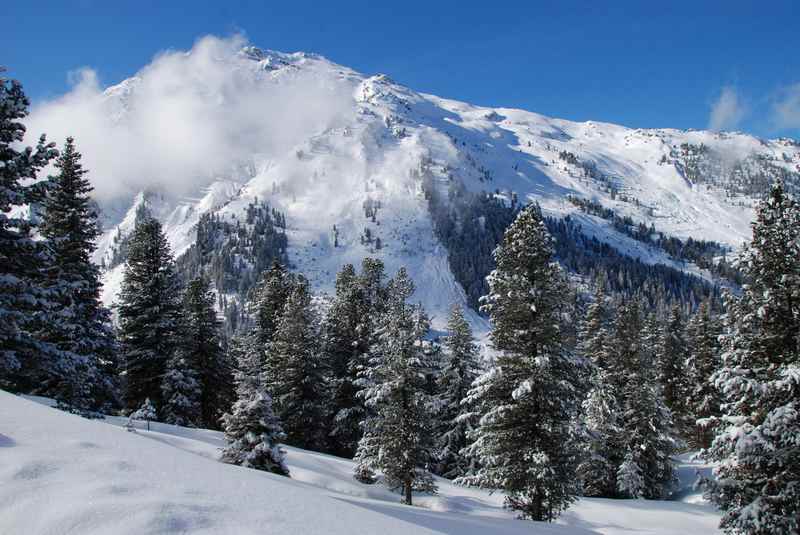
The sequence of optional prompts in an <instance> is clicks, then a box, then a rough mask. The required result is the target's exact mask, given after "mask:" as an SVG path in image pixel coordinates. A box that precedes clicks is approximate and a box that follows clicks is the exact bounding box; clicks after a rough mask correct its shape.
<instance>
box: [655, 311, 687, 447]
mask: <svg viewBox="0 0 800 535" xmlns="http://www.w3.org/2000/svg"><path fill="white" fill-rule="evenodd" d="M684 330H685V326H684V320H683V314H682V313H681V309H680V305H678V304H675V305H673V306H672V309H671V310H670V313H669V318H668V319H667V321H666V323H665V324H664V326H663V327H662V328H661V329H660V331H661V332H660V336H659V338H658V340H656V343H657V348H658V349H657V352H656V360H657V366H658V381H659V382H660V383H661V388H662V393H663V398H664V403H666V405H667V408H669V410H670V411H672V414H673V415H674V417H675V420H676V422H677V424H678V429H679V430H680V431H681V433H682V434H683V433H685V432H686V428H687V427H688V426H689V422H688V421H687V418H686V412H687V408H686V401H687V399H686V395H687V394H688V392H687V390H688V386H687V380H688V377H687V376H688V374H687V371H686V358H687V356H688V348H687V343H686V339H685V333H684Z"/></svg>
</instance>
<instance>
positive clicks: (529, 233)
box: [460, 205, 585, 521]
mask: <svg viewBox="0 0 800 535" xmlns="http://www.w3.org/2000/svg"><path fill="white" fill-rule="evenodd" d="M494 258H495V262H496V264H497V268H496V269H495V270H494V271H493V272H492V274H491V275H490V276H489V279H488V282H489V288H490V292H489V295H488V296H487V298H486V305H485V307H484V309H485V310H486V312H488V313H489V317H490V319H491V321H492V326H493V328H492V332H491V335H490V336H491V340H492V343H493V345H494V347H495V349H497V350H498V351H499V352H500V354H499V355H498V357H497V361H496V364H495V365H494V366H493V367H492V368H491V369H490V370H489V371H488V372H487V373H486V374H484V375H483V376H481V377H480V378H479V379H478V380H477V381H476V382H475V384H474V386H473V388H472V389H471V390H470V394H469V397H468V398H467V399H468V401H469V402H470V403H474V404H475V405H476V407H477V409H478V410H479V411H480V413H481V419H480V423H479V426H478V428H477V429H476V430H475V431H474V432H473V433H472V434H471V439H472V441H473V442H472V444H471V445H470V447H469V448H468V449H467V453H468V454H469V455H474V456H476V457H477V459H478V461H479V462H480V468H479V469H478V470H477V472H476V473H475V474H474V475H471V476H467V477H464V478H461V479H460V481H462V482H464V483H467V484H474V485H480V486H485V487H489V488H496V489H501V490H503V491H504V492H505V493H506V504H507V506H508V507H510V508H512V509H514V510H516V511H518V512H519V514H520V516H521V517H522V518H530V519H533V520H547V521H552V520H554V519H555V518H556V517H558V515H559V514H560V513H561V512H562V511H563V510H564V509H566V508H567V507H569V505H570V504H571V503H572V502H573V501H575V499H576V498H575V497H576V495H577V494H578V492H579V490H580V489H579V483H578V480H577V477H576V468H577V464H578V461H579V457H580V451H579V447H578V440H577V439H578V437H577V432H576V428H575V425H574V421H575V419H576V417H577V414H578V412H579V409H580V399H581V397H582V396H583V394H584V384H583V381H584V379H583V377H584V372H585V370H584V368H585V364H584V360H583V359H582V358H578V357H575V356H573V355H570V354H569V353H567V352H566V351H565V349H564V347H563V344H562V340H561V326H560V323H561V313H562V304H563V297H564V296H565V295H567V284H566V279H565V277H564V275H563V273H562V271H561V268H560V267H559V266H558V264H557V263H555V262H554V261H553V242H552V239H551V237H550V235H549V234H548V232H547V230H546V228H545V224H544V222H543V221H542V215H541V211H540V209H539V207H538V206H537V205H530V206H528V207H526V208H525V209H524V210H522V211H521V212H520V214H519V215H518V216H517V219H516V220H515V221H514V223H513V224H512V225H511V226H510V227H509V228H508V229H507V230H506V233H505V236H504V237H503V240H502V242H501V243H500V245H499V246H498V247H497V249H496V250H495V252H494Z"/></svg>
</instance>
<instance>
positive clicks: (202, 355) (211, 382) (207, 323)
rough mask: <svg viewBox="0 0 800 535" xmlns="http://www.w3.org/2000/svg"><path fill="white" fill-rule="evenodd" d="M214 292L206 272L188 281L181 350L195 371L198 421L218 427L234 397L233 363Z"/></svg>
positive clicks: (208, 426) (207, 426)
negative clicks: (223, 339) (223, 337)
mask: <svg viewBox="0 0 800 535" xmlns="http://www.w3.org/2000/svg"><path fill="white" fill-rule="evenodd" d="M214 299H215V298H214V292H213V290H212V289H211V282H210V281H209V279H208V278H207V277H206V276H205V275H202V274H201V275H199V276H197V277H195V278H194V279H192V280H191V281H189V284H188V285H187V287H186V294H185V296H184V299H183V329H182V340H181V345H180V348H179V349H178V352H179V353H180V354H181V357H182V359H183V360H184V361H185V363H186V365H187V366H188V367H190V368H192V369H193V370H195V375H196V377H195V379H196V380H197V386H198V401H199V404H200V420H199V422H201V423H202V425H203V426H204V427H206V428H210V429H216V428H218V426H219V419H220V417H221V416H222V415H223V414H224V413H225V412H227V410H228V408H229V407H230V405H231V401H232V399H231V398H232V397H233V392H232V390H233V388H232V376H231V370H230V365H229V363H228V360H227V358H226V356H225V353H224V351H223V349H222V346H221V344H220V328H221V322H220V320H219V318H218V317H217V312H216V311H215V310H214Z"/></svg>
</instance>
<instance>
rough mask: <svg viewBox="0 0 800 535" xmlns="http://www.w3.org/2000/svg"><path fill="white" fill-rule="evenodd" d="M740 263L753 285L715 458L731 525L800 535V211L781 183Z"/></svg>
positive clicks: (730, 352)
mask: <svg viewBox="0 0 800 535" xmlns="http://www.w3.org/2000/svg"><path fill="white" fill-rule="evenodd" d="M752 228H753V240H752V242H751V244H750V245H749V246H748V247H746V248H745V250H744V251H743V253H742V257H741V261H740V263H739V266H740V269H742V271H743V272H744V275H745V278H746V281H747V284H745V285H744V286H743V288H742V294H741V296H740V297H736V296H734V295H732V294H729V295H728V296H727V299H726V305H727V317H726V319H725V334H724V335H723V336H722V338H721V344H722V357H721V358H722V364H721V367H720V369H719V370H718V371H717V372H716V373H715V374H714V375H713V377H712V381H713V382H714V384H715V385H716V387H717V388H719V390H720V392H721V394H722V399H723V403H722V407H721V410H722V416H721V417H720V418H718V419H717V425H718V426H717V429H716V437H715V438H714V441H713V443H712V444H711V447H710V448H709V449H707V450H705V452H704V453H705V456H706V457H707V458H708V459H709V460H712V461H715V462H717V463H718V464H717V466H716V467H715V468H714V474H715V476H716V479H715V480H711V481H708V482H707V489H708V494H709V496H710V497H711V498H712V499H713V500H714V501H715V502H716V503H717V504H718V505H719V506H720V507H721V508H722V509H723V511H724V515H723V518H722V521H721V524H720V525H721V527H722V529H724V530H725V531H726V532H728V533H748V534H753V535H761V534H764V535H766V534H773V533H787V534H796V533H800V206H799V205H798V202H797V200H795V199H793V198H792V197H791V196H790V195H788V194H787V193H786V191H785V189H784V186H783V184H782V183H781V182H780V181H778V182H776V184H775V185H774V186H773V188H772V190H771V192H770V193H769V196H768V197H767V198H766V199H765V200H764V201H763V202H762V203H761V204H760V205H759V207H758V208H757V210H756V219H755V221H754V222H753V224H752Z"/></svg>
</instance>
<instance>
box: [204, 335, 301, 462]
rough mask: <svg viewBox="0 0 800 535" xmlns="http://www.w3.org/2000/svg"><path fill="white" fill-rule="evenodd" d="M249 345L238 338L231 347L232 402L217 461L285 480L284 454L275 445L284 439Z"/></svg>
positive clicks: (226, 417) (224, 422) (257, 363)
mask: <svg viewBox="0 0 800 535" xmlns="http://www.w3.org/2000/svg"><path fill="white" fill-rule="evenodd" d="M252 342H253V341H250V343H248V341H247V340H246V339H243V338H240V339H239V340H238V342H237V343H236V344H235V346H234V347H235V348H236V350H235V352H236V355H237V356H238V358H239V360H238V361H237V362H236V367H237V370H238V371H237V372H236V375H235V382H236V397H237V399H236V402H235V403H234V404H233V407H231V411H230V412H229V413H225V414H224V415H223V416H222V427H223V429H224V431H225V440H226V442H227V446H226V447H225V448H224V449H223V450H222V456H221V458H220V459H221V460H222V461H223V462H226V463H230V464H236V465H239V466H245V467H247V468H255V469H256V470H264V471H266V472H272V473H273V474H278V475H283V476H288V475H289V469H288V468H287V466H286V462H285V460H284V452H283V450H281V448H280V446H279V445H278V442H279V441H281V440H283V439H284V438H285V436H286V435H285V434H284V433H283V430H282V428H281V424H280V420H279V419H278V418H277V416H275V413H274V412H273V410H272V399H271V398H270V397H269V394H267V393H266V391H265V390H264V388H263V386H261V384H260V381H259V380H258V379H257V374H256V373H255V372H256V371H257V370H258V368H260V366H259V363H260V360H261V359H260V357H259V356H258V354H257V353H255V352H254V351H253V350H254V349H255V348H256V344H255V343H252Z"/></svg>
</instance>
